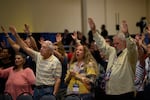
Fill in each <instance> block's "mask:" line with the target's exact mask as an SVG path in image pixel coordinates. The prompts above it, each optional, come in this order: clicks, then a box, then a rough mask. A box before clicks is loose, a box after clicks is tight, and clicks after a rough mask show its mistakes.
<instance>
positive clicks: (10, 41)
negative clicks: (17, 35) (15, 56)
mask: <svg viewBox="0 0 150 100" xmlns="http://www.w3.org/2000/svg"><path fill="white" fill-rule="evenodd" d="M1 29H2V31H3V32H4V34H5V37H6V38H7V41H8V42H9V44H10V45H11V47H12V48H13V49H14V50H15V52H18V51H19V49H20V46H19V45H18V44H17V43H16V42H15V41H14V40H13V39H12V38H11V37H10V36H9V34H8V32H7V31H6V30H5V28H4V27H3V26H1Z"/></svg>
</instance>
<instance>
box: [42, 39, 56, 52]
mask: <svg viewBox="0 0 150 100" xmlns="http://www.w3.org/2000/svg"><path fill="white" fill-rule="evenodd" d="M44 43H45V44H46V45H47V46H48V47H49V49H50V50H51V51H53V50H54V46H53V43H52V42H51V41H49V40H46V41H44Z"/></svg>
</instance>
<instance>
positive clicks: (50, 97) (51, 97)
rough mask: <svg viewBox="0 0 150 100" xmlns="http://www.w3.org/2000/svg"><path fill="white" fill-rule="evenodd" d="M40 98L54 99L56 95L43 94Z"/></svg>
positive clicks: (44, 99)
mask: <svg viewBox="0 0 150 100" xmlns="http://www.w3.org/2000/svg"><path fill="white" fill-rule="evenodd" d="M40 100H56V97H55V96H54V95H44V96H42V97H41V98H40Z"/></svg>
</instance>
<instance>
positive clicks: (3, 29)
mask: <svg viewBox="0 0 150 100" xmlns="http://www.w3.org/2000/svg"><path fill="white" fill-rule="evenodd" d="M1 29H2V31H3V32H4V34H5V36H9V35H8V32H7V31H6V30H5V28H4V27H3V26H1Z"/></svg>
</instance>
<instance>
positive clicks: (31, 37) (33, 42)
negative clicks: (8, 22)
mask: <svg viewBox="0 0 150 100" xmlns="http://www.w3.org/2000/svg"><path fill="white" fill-rule="evenodd" d="M24 26H25V30H24V32H25V33H27V35H28V37H29V39H30V41H31V47H32V48H33V50H36V51H38V47H37V44H36V41H35V39H34V38H33V36H32V33H31V32H30V30H29V25H27V24H24Z"/></svg>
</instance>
